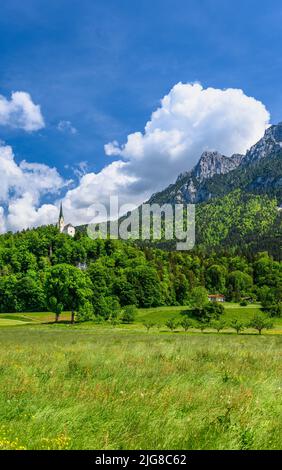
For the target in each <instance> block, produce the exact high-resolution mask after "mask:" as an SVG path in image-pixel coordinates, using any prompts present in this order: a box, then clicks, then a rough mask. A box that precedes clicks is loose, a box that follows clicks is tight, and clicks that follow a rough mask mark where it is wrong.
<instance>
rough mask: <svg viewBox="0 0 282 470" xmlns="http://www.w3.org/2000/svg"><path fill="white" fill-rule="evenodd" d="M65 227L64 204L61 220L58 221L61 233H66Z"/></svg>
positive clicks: (61, 210) (61, 208) (61, 207)
mask: <svg viewBox="0 0 282 470" xmlns="http://www.w3.org/2000/svg"><path fill="white" fill-rule="evenodd" d="M64 227H65V219H64V212H63V204H62V203H61V205H60V214H59V220H58V229H59V230H60V232H61V233H62V232H63V231H64Z"/></svg>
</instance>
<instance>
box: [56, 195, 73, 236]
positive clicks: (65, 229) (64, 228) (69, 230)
mask: <svg viewBox="0 0 282 470" xmlns="http://www.w3.org/2000/svg"><path fill="white" fill-rule="evenodd" d="M57 227H58V229H59V231H60V233H65V234H66V235H69V236H70V237H74V236H75V227H74V226H73V225H72V224H67V225H65V218H64V213H63V204H62V203H61V206H60V215H59V220H58V223H57Z"/></svg>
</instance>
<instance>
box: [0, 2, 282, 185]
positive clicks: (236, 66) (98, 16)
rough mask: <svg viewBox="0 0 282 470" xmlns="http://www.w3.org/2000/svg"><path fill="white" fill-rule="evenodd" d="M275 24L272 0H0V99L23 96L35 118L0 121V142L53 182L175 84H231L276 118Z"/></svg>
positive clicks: (280, 62)
mask: <svg viewBox="0 0 282 470" xmlns="http://www.w3.org/2000/svg"><path fill="white" fill-rule="evenodd" d="M281 24H282V4H281V2H280V1H278V0H270V1H268V2H257V1H254V0H248V1H246V0H245V1H242V0H239V1H237V2H229V1H226V0H197V1H194V0H174V1H172V0H150V1H149V0H142V1H140V2H137V1H132V0H131V1H128V0H80V1H78V0H60V1H55V0H24V1H22V0H2V1H1V14H0V57H1V71H0V95H3V96H4V97H6V98H7V99H9V98H10V96H11V92H12V91H25V92H28V93H29V94H30V95H31V97H32V100H33V102H34V103H36V104H39V105H40V106H41V112H42V115H43V116H44V120H45V124H46V125H45V128H42V129H41V130H39V131H37V132H25V131H23V130H22V129H13V128H11V127H9V126H0V139H1V140H3V141H5V143H6V144H9V145H11V146H12V148H13V151H14V154H15V158H16V161H20V160H22V159H27V160H28V161H29V162H38V163H45V164H48V165H49V166H55V167H56V168H57V169H58V172H59V173H60V174H61V175H62V177H64V178H74V175H73V168H74V167H75V166H76V165H78V164H79V162H84V161H86V162H88V170H87V171H89V172H91V171H95V172H98V171H100V170H101V169H102V168H103V167H104V166H105V165H106V164H107V163H108V162H109V158H110V157H108V156H105V152H104V145H105V144H106V143H108V142H110V141H113V140H117V141H118V142H120V143H124V142H126V139H127V136H128V135H129V134H131V133H133V132H135V131H141V132H142V130H143V129H144V125H145V123H146V121H147V120H148V119H149V118H150V115H151V113H152V111H154V110H155V109H156V108H157V107H158V105H159V101H160V99H161V98H162V97H163V96H164V95H165V94H167V93H169V91H170V90H171V88H172V87H173V86H174V85H175V84H176V83H178V82H184V83H186V82H187V83H191V82H195V81H199V82H201V84H202V85H203V86H204V87H214V88H221V89H225V88H229V87H231V88H240V89H242V90H243V91H244V92H245V94H246V95H248V96H254V97H255V98H256V99H257V100H260V101H262V102H263V103H264V104H265V106H266V107H267V109H268V110H269V111H270V113H271V122H274V123H275V122H278V121H280V120H282V87H281V75H282V56H281V41H282V28H281ZM60 121H67V122H69V123H71V124H69V126H73V128H74V129H76V130H77V132H76V133H72V132H69V131H68V130H67V129H66V130H65V131H64V132H61V131H59V130H58V124H59V122H60ZM113 158H114V159H115V158H116V157H113ZM110 161H112V159H111V160H110Z"/></svg>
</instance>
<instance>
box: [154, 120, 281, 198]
mask: <svg viewBox="0 0 282 470" xmlns="http://www.w3.org/2000/svg"><path fill="white" fill-rule="evenodd" d="M270 160H271V163H270ZM272 167H273V168H272ZM248 175H249V176H248ZM237 188H240V189H244V190H245V191H247V192H254V193H258V192H260V191H261V192H262V193H263V194H271V195H272V196H274V197H278V201H279V203H281V202H282V123H279V124H277V125H273V126H271V127H269V128H268V129H267V130H266V132H265V134H264V136H263V137H262V139H260V140H259V141H258V142H257V143H256V144H255V145H253V146H252V147H251V148H250V149H249V150H248V151H247V152H246V154H245V155H240V154H234V155H232V156H231V157H226V156H225V155H222V154H220V153H219V152H217V151H205V152H204V153H203V154H202V155H201V157H200V160H199V161H198V163H197V164H196V165H195V166H194V167H193V168H192V170H190V171H187V172H184V173H181V174H180V175H179V176H178V178H177V179H176V182H175V183H172V184H170V185H169V186H168V187H167V188H165V189H164V190H163V191H160V192H158V193H155V194H153V195H152V196H151V198H150V199H149V201H148V202H149V203H151V204H153V203H158V204H165V203H171V204H177V203H184V204H195V203H202V202H207V201H209V200H210V199H212V198H215V197H219V196H223V195H224V194H227V193H228V192H229V191H232V190H234V189H237Z"/></svg>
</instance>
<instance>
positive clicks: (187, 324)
mask: <svg viewBox="0 0 282 470" xmlns="http://www.w3.org/2000/svg"><path fill="white" fill-rule="evenodd" d="M180 325H181V326H182V328H183V330H184V331H188V330H189V328H193V325H194V324H193V321H192V320H191V319H190V318H187V317H185V318H183V320H182V321H181V322H180Z"/></svg>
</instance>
